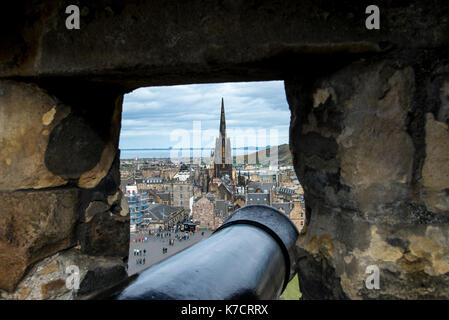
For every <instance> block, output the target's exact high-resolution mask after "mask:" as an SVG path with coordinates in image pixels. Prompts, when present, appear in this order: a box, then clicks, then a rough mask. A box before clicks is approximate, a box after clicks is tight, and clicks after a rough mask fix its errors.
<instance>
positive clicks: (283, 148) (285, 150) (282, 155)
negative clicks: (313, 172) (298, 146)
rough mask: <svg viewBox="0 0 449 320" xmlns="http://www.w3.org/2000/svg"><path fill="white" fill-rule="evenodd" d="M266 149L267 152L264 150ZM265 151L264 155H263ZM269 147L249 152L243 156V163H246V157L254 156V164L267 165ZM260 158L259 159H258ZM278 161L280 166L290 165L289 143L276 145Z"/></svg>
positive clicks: (291, 162)
mask: <svg viewBox="0 0 449 320" xmlns="http://www.w3.org/2000/svg"><path fill="white" fill-rule="evenodd" d="M266 150H268V152H267V151H266ZM265 152H267V153H266V156H265ZM270 152H271V148H268V149H263V150H260V151H257V152H253V153H250V154H249V155H245V156H244V161H245V163H248V157H249V156H250V157H254V156H255V157H256V164H260V165H268V164H269V158H268V157H269V156H270ZM259 159H260V160H259ZM278 162H279V165H280V166H288V165H292V164H293V161H292V155H291V153H290V149H289V145H288V144H287V143H285V144H281V145H279V146H278Z"/></svg>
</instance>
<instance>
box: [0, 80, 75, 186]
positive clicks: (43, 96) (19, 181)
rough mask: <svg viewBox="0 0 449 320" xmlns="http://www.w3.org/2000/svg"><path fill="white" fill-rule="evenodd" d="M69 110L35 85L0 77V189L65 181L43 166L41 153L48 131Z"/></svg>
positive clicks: (42, 152)
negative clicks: (1, 79) (3, 79)
mask: <svg viewBox="0 0 449 320" xmlns="http://www.w3.org/2000/svg"><path fill="white" fill-rule="evenodd" d="M69 111H70V109H69V108H68V107H65V106H64V105H62V104H60V103H59V102H58V101H57V100H56V99H55V98H53V97H51V96H49V95H48V94H47V93H46V92H45V91H44V90H42V89H40V88H39V87H38V86H36V85H33V84H27V83H19V82H14V81H0V146H1V148H0V177H1V179H0V190H3V191H9V190H16V189H28V188H34V189H39V188H46V187H55V186H60V185H63V184H66V183H67V181H66V180H64V179H63V178H61V177H59V176H58V175H55V174H54V173H52V172H51V171H49V170H48V169H47V168H46V166H45V163H44V154H45V150H46V148H47V145H48V137H49V134H50V132H51V131H52V130H53V128H54V127H55V126H57V125H58V124H59V123H60V122H61V120H62V119H63V118H64V117H66V116H67V114H68V112H69Z"/></svg>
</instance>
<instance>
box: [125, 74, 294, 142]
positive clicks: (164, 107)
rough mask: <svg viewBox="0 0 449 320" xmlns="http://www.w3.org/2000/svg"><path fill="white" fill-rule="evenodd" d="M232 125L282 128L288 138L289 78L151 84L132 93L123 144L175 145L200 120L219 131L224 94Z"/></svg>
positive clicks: (127, 104) (282, 136) (128, 98)
mask: <svg viewBox="0 0 449 320" xmlns="http://www.w3.org/2000/svg"><path fill="white" fill-rule="evenodd" d="M222 97H223V98H224V102H225V111H226V125H227V128H228V129H229V130H230V131H231V129H241V130H242V131H245V130H247V129H254V130H256V131H257V130H259V129H267V130H269V129H277V130H278V134H279V140H280V143H286V142H288V127H289V123H290V110H289V108H288V104H287V101H286V98H285V91H284V83H283V81H269V82H243V83H212V84H193V85H182V86H166V87H147V88H140V89H136V90H134V91H133V92H131V93H129V94H127V95H126V96H125V99H124V103H123V114H122V118H123V119H122V131H121V138H120V148H122V149H127V148H152V147H169V146H171V144H172V142H171V141H170V134H171V133H172V132H174V130H177V129H184V130H187V131H189V132H192V128H193V123H194V121H200V122H201V128H202V130H214V132H216V134H217V135H218V129H219V128H218V127H219V122H220V107H221V98H222Z"/></svg>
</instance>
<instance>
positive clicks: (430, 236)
mask: <svg viewBox="0 0 449 320" xmlns="http://www.w3.org/2000/svg"><path fill="white" fill-rule="evenodd" d="M415 79H416V77H415V72H414V69H413V68H412V67H410V66H406V65H405V66H404V65H403V66H402V67H400V68H398V67H397V66H396V67H395V63H394V62H392V61H388V60H387V61H383V62H377V63H361V62H358V63H354V64H352V65H350V66H348V67H346V68H343V69H342V70H340V71H338V72H336V73H334V74H332V75H330V76H327V77H322V78H319V79H317V80H316V81H315V82H314V83H313V86H310V85H305V84H304V83H301V82H294V81H291V82H290V81H286V91H287V98H288V101H289V104H290V107H291V109H292V123H291V131H290V132H291V136H290V143H291V146H292V148H291V149H292V152H293V158H294V164H295V168H296V172H297V175H298V177H299V179H300V181H301V182H302V183H303V186H304V190H305V200H306V217H307V219H306V227H305V228H304V229H303V232H302V233H301V235H300V237H299V239H298V242H297V244H298V246H299V247H300V252H301V255H302V258H300V259H299V261H298V265H299V281H300V284H301V291H302V292H303V295H304V298H306V299H317V298H318V299H345V298H349V299H375V298H377V299H379V298H380V299H383V298H385V299H392V298H401V299H404V298H412V299H418V298H449V295H448V292H447V289H446V288H447V287H448V285H449V273H448V272H449V269H448V268H449V243H448V237H447V234H448V231H449V223H448V222H449V220H448V219H445V218H444V217H439V216H438V215H436V214H435V213H432V212H431V211H433V208H432V207H431V206H429V205H428V204H429V202H428V201H427V202H426V203H425V204H426V205H427V207H426V206H425V205H424V204H423V203H422V202H421V201H420V198H419V195H420V192H416V191H415V190H416V189H417V188H419V184H418V183H417V181H418V180H414V179H417V177H419V170H420V167H419V166H418V165H416V164H415V161H419V159H420V158H419V157H421V154H422V153H417V151H416V147H415V146H418V147H420V144H419V143H420V141H421V140H418V139H420V136H419V135H417V134H416V132H412V133H413V135H410V127H409V126H410V118H416V119H417V120H415V122H416V121H418V119H420V120H419V121H421V123H422V124H421V127H422V128H424V123H426V124H425V130H426V138H425V143H426V145H425V148H426V154H427V150H429V151H431V152H430V153H429V154H427V155H426V158H425V161H424V165H423V172H422V183H423V188H424V189H423V190H430V189H431V188H436V189H437V190H443V188H445V186H446V183H447V180H448V179H447V178H445V170H446V169H445V168H446V167H447V160H446V161H445V159H446V158H445V157H446V149H448V148H447V147H446V146H445V142H441V141H443V140H444V141H447V136H446V134H447V129H446V127H445V126H446V124H445V123H442V122H438V123H436V122H437V121H435V120H434V119H433V117H431V116H429V115H428V116H427V121H426V119H425V118H424V117H422V118H418V117H419V115H420V114H422V113H419V111H417V109H414V105H413V100H412V98H413V97H414V95H415V94H416V90H418V89H417V88H416V84H415ZM418 110H419V109H418ZM415 112H416V114H415ZM432 121H433V122H432ZM419 128H420V127H416V128H415V130H418V129H419ZM312 136H313V137H314V138H313V141H316V143H317V144H318V145H319V146H312V147H311V145H312V144H313V143H311V142H308V141H309V140H310V137H312ZM443 137H444V138H443ZM413 139H416V140H415V141H414V140H413ZM332 144H335V145H336V147H331V146H332ZM324 145H327V146H328V147H327V148H324V147H323V146H324ZM420 148H421V147H420ZM417 163H419V162H417ZM439 177H441V180H440V179H438V178H439ZM439 203H440V205H441V204H442V202H441V201H440V202H439ZM370 265H376V266H378V267H379V269H380V289H379V290H369V289H367V288H366V287H365V279H366V278H367V276H368V274H366V268H367V267H368V266H370ZM421 284H424V285H421Z"/></svg>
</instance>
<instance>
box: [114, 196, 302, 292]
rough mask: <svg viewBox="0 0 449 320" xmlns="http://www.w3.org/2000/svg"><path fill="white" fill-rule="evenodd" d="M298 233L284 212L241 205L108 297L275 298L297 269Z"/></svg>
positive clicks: (264, 207)
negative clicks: (208, 233) (216, 225)
mask: <svg viewBox="0 0 449 320" xmlns="http://www.w3.org/2000/svg"><path fill="white" fill-rule="evenodd" d="M298 235H299V233H298V230H297V228H296V226H295V225H294V224H293V222H292V221H291V220H290V219H289V218H288V217H287V216H286V215H285V214H283V213H282V212H280V211H278V210H276V209H274V208H272V207H269V206H265V205H250V206H245V207H243V208H241V209H238V210H237V211H235V212H234V213H233V214H231V215H230V216H229V217H228V218H227V219H226V220H225V221H224V223H223V224H222V225H221V226H220V227H219V228H218V229H217V230H216V231H215V232H214V233H213V234H212V235H211V236H210V237H209V238H207V239H205V240H203V241H201V242H199V243H197V244H195V245H193V246H192V247H190V248H188V249H186V250H184V251H182V252H180V253H178V254H176V255H174V256H172V257H170V258H168V259H166V260H164V261H162V262H160V263H159V264H157V265H154V266H152V267H151V268H149V269H147V270H145V271H143V272H142V273H141V274H139V275H138V276H137V277H136V278H135V279H134V280H132V281H131V282H130V283H128V284H127V285H126V286H124V287H121V288H120V289H119V290H116V291H115V292H113V293H112V294H111V295H110V296H109V299H118V300H129V299H133V300H134V299H136V300H197V299H198V300H246V299H251V300H252V299H264V300H265V299H277V298H278V297H279V296H280V294H281V293H282V291H283V290H284V289H285V287H286V285H287V283H288V282H289V281H290V280H291V279H292V278H293V276H294V275H295V273H296V260H297V257H296V255H297V254H296V250H295V242H296V239H297V237H298Z"/></svg>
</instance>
